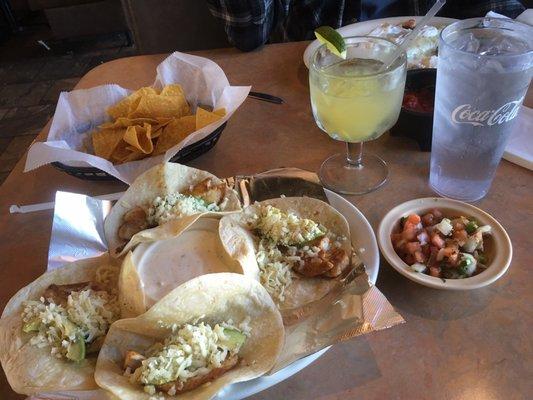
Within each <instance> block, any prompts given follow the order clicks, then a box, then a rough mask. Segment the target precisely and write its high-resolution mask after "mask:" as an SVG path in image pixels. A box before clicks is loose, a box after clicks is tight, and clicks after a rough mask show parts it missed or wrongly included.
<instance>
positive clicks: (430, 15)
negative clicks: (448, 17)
mask: <svg viewBox="0 0 533 400" xmlns="http://www.w3.org/2000/svg"><path fill="white" fill-rule="evenodd" d="M444 3H446V0H437V1H436V2H435V4H433V7H431V8H430V9H429V11H428V12H427V14H426V15H424V17H423V18H422V19H421V20H420V21H419V22H418V23H417V24H416V26H415V29H413V30H412V31H411V32H410V33H409V34H408V35H407V36H406V37H405V38H404V39H403V41H402V43H401V44H400V45H399V46H398V48H397V49H396V50H395V51H394V52H393V53H392V55H391V56H390V58H389V59H388V60H387V61H386V62H384V63H383V65H382V66H381V68H380V71H385V70H386V69H387V68H389V67H390V66H391V65H392V63H393V62H394V61H396V59H397V58H398V57H399V56H400V54H402V52H403V51H405V50H406V49H407V48H408V47H409V44H411V42H412V41H413V40H414V39H416V37H417V36H418V34H419V33H420V31H421V30H422V28H423V27H424V26H426V25H427V24H428V22H429V20H430V19H431V18H433V17H434V16H435V14H437V13H438V12H439V10H440V9H441V8H442V6H443V5H444Z"/></svg>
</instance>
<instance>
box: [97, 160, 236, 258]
mask: <svg viewBox="0 0 533 400" xmlns="http://www.w3.org/2000/svg"><path fill="white" fill-rule="evenodd" d="M240 209H241V205H240V201H239V198H238V196H237V193H236V192H235V191H234V190H233V189H230V188H229V187H228V186H227V185H226V184H225V183H224V182H223V181H222V180H221V179H219V178H217V177H216V176H215V175H213V174H211V173H209V172H206V171H202V170H199V169H196V168H191V167H186V166H185V165H181V164H176V163H163V164H160V165H157V166H155V167H153V168H151V169H149V170H148V171H146V172H145V173H143V174H142V175H140V176H139V177H138V178H137V179H135V181H134V182H133V184H132V185H131V186H130V187H129V189H128V190H127V191H126V192H125V193H124V195H123V196H122V197H121V198H120V199H119V200H118V201H117V203H116V204H115V205H114V206H113V208H112V209H111V212H110V213H109V215H108V216H107V218H106V220H105V223H104V230H105V236H106V240H107V244H108V247H109V251H110V253H111V255H112V256H114V257H116V256H120V255H123V254H125V253H126V252H127V250H129V249H130V248H132V247H133V246H135V245H136V244H138V243H141V242H147V241H153V240H159V239H163V238H167V237H172V236H174V235H176V234H178V233H180V232H181V231H182V230H184V229H186V228H187V227H188V226H189V225H191V224H192V223H193V222H194V221H196V220H197V219H198V218H199V217H200V216H203V215H212V216H216V215H221V214H223V213H226V212H232V211H239V210H240Z"/></svg>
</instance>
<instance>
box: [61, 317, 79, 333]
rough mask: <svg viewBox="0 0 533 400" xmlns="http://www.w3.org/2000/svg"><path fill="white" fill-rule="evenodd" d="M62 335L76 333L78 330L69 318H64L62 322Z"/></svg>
mask: <svg viewBox="0 0 533 400" xmlns="http://www.w3.org/2000/svg"><path fill="white" fill-rule="evenodd" d="M61 330H62V331H63V335H65V336H67V337H70V336H72V335H73V334H76V333H77V331H78V326H77V325H76V324H75V323H74V322H72V321H70V320H69V319H65V322H64V323H63V326H62V329H61Z"/></svg>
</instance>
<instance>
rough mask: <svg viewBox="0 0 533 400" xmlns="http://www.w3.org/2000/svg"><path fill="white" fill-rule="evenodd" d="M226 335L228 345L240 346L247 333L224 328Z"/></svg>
mask: <svg viewBox="0 0 533 400" xmlns="http://www.w3.org/2000/svg"><path fill="white" fill-rule="evenodd" d="M224 335H226V338H227V339H226V343H227V344H228V347H235V348H237V347H240V346H242V345H243V344H244V342H245V341H246V335H245V334H244V333H241V332H239V331H237V330H235V329H230V328H224Z"/></svg>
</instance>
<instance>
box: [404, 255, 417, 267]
mask: <svg viewBox="0 0 533 400" xmlns="http://www.w3.org/2000/svg"><path fill="white" fill-rule="evenodd" d="M403 261H405V263H406V264H407V265H412V264H414V263H415V257H414V256H413V255H412V254H407V255H406V256H405V257H404V258H403Z"/></svg>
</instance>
